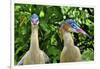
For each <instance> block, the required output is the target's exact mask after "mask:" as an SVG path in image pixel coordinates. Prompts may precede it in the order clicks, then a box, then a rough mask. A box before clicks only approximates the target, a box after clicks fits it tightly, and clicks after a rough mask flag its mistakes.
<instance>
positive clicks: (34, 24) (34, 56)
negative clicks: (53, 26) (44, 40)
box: [18, 14, 49, 65]
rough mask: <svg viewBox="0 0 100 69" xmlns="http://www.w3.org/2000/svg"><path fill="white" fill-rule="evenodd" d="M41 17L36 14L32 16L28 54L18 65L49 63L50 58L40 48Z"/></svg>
mask: <svg viewBox="0 0 100 69" xmlns="http://www.w3.org/2000/svg"><path fill="white" fill-rule="evenodd" d="M38 24H39V17H38V15H36V14H33V15H32V16H31V31H32V32H31V39H30V48H29V50H28V52H26V54H25V55H24V56H23V57H22V59H21V60H20V61H19V62H18V65H25V64H44V63H48V62H49V57H48V56H47V55H46V54H45V53H44V52H43V51H42V50H41V49H40V48H39V39H38Z"/></svg>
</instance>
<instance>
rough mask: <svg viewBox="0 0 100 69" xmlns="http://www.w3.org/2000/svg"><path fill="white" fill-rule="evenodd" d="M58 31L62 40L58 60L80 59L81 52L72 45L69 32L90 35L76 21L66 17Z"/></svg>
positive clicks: (73, 60) (76, 60)
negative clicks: (62, 44)
mask: <svg viewBox="0 0 100 69" xmlns="http://www.w3.org/2000/svg"><path fill="white" fill-rule="evenodd" d="M60 32H61V35H62V37H63V40H64V47H63V49H62V52H61V54H60V62H61V63H63V62H78V61H81V60H82V58H81V53H80V49H79V48H78V47H77V46H75V45H74V40H73V37H72V34H71V32H75V33H82V34H84V35H87V36H88V37H89V38H90V36H89V35H88V34H87V33H86V32H85V31H84V30H82V29H81V28H80V27H79V26H78V24H77V22H76V21H75V20H73V19H67V20H65V21H63V23H62V25H61V27H60Z"/></svg>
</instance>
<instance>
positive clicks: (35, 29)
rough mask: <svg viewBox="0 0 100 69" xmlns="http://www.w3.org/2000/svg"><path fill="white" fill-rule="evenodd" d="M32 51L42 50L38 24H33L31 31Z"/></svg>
mask: <svg viewBox="0 0 100 69" xmlns="http://www.w3.org/2000/svg"><path fill="white" fill-rule="evenodd" d="M30 45H31V46H30V51H32V52H37V51H39V50H40V48H39V40H38V26H34V27H33V26H32V33H31V42H30Z"/></svg>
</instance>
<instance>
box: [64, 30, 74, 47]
mask: <svg viewBox="0 0 100 69" xmlns="http://www.w3.org/2000/svg"><path fill="white" fill-rule="evenodd" d="M63 38H64V48H71V47H73V46H74V41H73V38H72V35H71V33H70V32H64V36H63Z"/></svg>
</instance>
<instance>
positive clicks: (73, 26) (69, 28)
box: [60, 19, 87, 35]
mask: <svg viewBox="0 0 100 69" xmlns="http://www.w3.org/2000/svg"><path fill="white" fill-rule="evenodd" d="M60 29H62V30H63V31H64V32H75V33H82V34H84V35H86V34H87V33H86V32H85V31H84V30H82V29H81V28H80V27H79V26H78V25H77V23H76V21H74V20H72V19H68V20H65V21H64V23H63V24H62V25H61V27H60Z"/></svg>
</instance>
